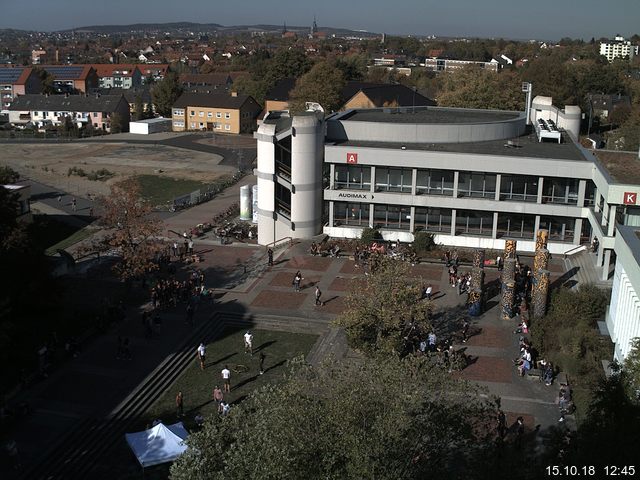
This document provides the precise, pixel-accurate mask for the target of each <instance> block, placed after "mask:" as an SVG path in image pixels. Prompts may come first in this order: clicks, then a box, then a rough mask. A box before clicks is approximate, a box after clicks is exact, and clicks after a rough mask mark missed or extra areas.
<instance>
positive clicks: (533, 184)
mask: <svg viewBox="0 0 640 480" xmlns="http://www.w3.org/2000/svg"><path fill="white" fill-rule="evenodd" d="M334 168H335V173H334V182H333V188H335V189H350V190H365V191H372V192H398V193H407V194H414V195H444V196H450V197H451V196H453V195H454V192H457V196H458V197H475V198H489V199H492V200H493V199H497V198H499V199H500V200H513V201H524V202H537V201H538V191H539V183H540V179H541V177H537V176H528V175H501V176H500V178H498V175H497V174H495V173H484V172H457V184H456V172H454V171H453V170H436V169H412V168H387V167H375V173H374V174H373V175H374V178H372V170H373V169H372V167H367V166H359V165H335V166H334ZM414 175H415V192H414V191H413V182H414ZM542 178H543V180H542V198H541V202H542V203H557V204H565V205H578V189H579V182H580V181H579V179H576V178H559V177H542ZM372 182H373V188H372ZM498 189H499V196H498V197H497V196H496V192H497V191H498ZM594 197H595V187H594V185H593V182H591V181H589V182H587V186H586V191H585V205H587V206H589V205H593V201H594Z"/></svg>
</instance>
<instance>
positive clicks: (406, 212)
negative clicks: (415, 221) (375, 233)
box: [373, 205, 411, 230]
mask: <svg viewBox="0 0 640 480" xmlns="http://www.w3.org/2000/svg"><path fill="white" fill-rule="evenodd" d="M410 221H411V208H409V207H404V206H398V205H376V206H375V208H374V210H373V223H374V224H375V225H374V226H375V227H377V228H394V229H400V230H409V227H410Z"/></svg>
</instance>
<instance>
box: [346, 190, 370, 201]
mask: <svg viewBox="0 0 640 480" xmlns="http://www.w3.org/2000/svg"><path fill="white" fill-rule="evenodd" d="M369 197H371V200H373V195H370V194H366V193H346V192H342V193H339V194H338V198H356V199H358V200H369Z"/></svg>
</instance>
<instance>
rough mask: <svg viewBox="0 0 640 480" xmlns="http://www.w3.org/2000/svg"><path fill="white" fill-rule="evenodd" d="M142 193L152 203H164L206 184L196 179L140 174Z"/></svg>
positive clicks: (138, 177) (137, 178)
mask: <svg viewBox="0 0 640 480" xmlns="http://www.w3.org/2000/svg"><path fill="white" fill-rule="evenodd" d="M136 180H137V181H138V182H139V183H140V189H141V194H142V196H143V197H144V198H146V199H147V200H148V201H149V202H151V205H154V206H155V205H164V204H166V203H167V202H169V201H171V200H173V199H174V198H175V197H179V196H180V195H186V194H188V193H191V192H193V191H194V190H198V189H200V188H202V187H204V186H205V185H206V184H204V183H202V182H198V181H196V180H183V179H177V178H171V177H159V176H157V175H138V176H137V177H136Z"/></svg>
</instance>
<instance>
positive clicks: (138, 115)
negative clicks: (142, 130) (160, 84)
mask: <svg viewBox="0 0 640 480" xmlns="http://www.w3.org/2000/svg"><path fill="white" fill-rule="evenodd" d="M133 108H134V112H133V119H134V120H135V121H138V120H143V119H144V104H143V103H142V97H141V96H140V95H136V98H135V101H134V104H133Z"/></svg>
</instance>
